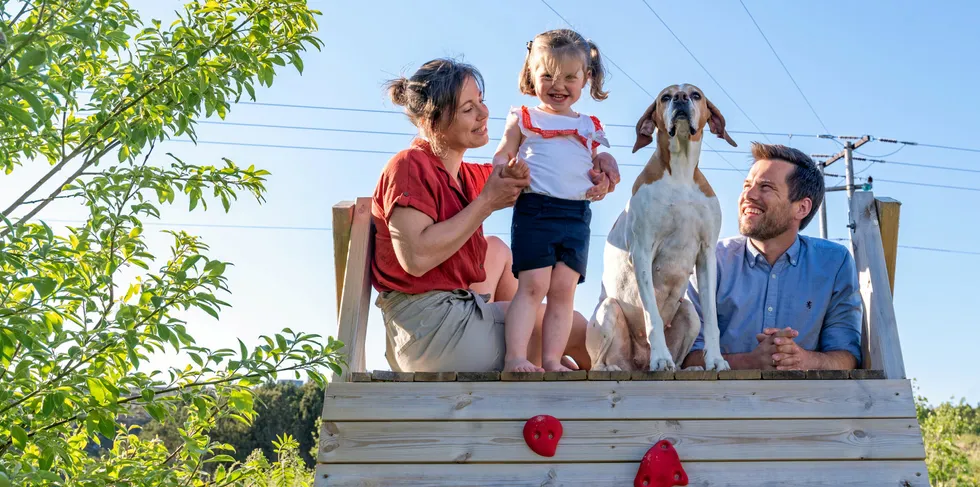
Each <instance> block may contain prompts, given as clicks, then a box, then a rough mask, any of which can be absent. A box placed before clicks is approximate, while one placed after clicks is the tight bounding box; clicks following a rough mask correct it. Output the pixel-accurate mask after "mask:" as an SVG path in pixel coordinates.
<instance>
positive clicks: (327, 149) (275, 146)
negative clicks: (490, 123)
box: [166, 139, 742, 172]
mask: <svg viewBox="0 0 980 487" xmlns="http://www.w3.org/2000/svg"><path fill="white" fill-rule="evenodd" d="M166 142H181V143H190V144H194V143H196V144H204V145H229V146H243V147H261V148H265V149H296V150H311V151H324V152H347V153H354V154H382V155H388V156H393V155H395V154H397V153H398V151H380V150H372V149H348V148H345V147H313V146H302V145H284V144H259V143H253V142H225V141H217V140H197V141H193V140H189V139H169V140H167V141H166ZM719 157H721V156H719ZM466 159H481V160H492V159H493V157H489V156H466ZM617 166H619V167H646V164H617ZM698 167H699V168H700V169H701V170H703V171H737V172H742V171H741V170H739V169H738V168H731V169H729V168H727V167H705V166H698Z"/></svg>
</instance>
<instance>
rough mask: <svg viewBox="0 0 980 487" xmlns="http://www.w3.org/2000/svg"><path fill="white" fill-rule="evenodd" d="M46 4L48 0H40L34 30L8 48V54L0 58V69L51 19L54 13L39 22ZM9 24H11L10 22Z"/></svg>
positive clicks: (31, 40) (32, 40)
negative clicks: (15, 44) (14, 45)
mask: <svg viewBox="0 0 980 487" xmlns="http://www.w3.org/2000/svg"><path fill="white" fill-rule="evenodd" d="M25 3H26V2H25ZM47 6H48V1H47V0H42V1H41V9H40V10H38V12H37V24H35V25H34V30H33V31H32V32H31V35H29V36H27V39H24V42H21V43H20V44H18V45H17V47H15V48H13V49H11V50H10V53H9V54H7V55H6V56H4V57H3V58H2V59H0V69H3V68H4V67H5V66H7V63H9V62H10V60H11V59H13V58H14V56H16V55H17V54H19V53H20V51H22V50H24V48H25V47H27V46H28V45H29V44H30V43H31V42H34V38H35V37H37V34H38V32H41V29H42V28H44V26H45V24H47V23H48V22H50V21H51V19H53V18H54V15H52V16H51V17H50V18H49V19H48V20H47V21H46V22H41V17H44V9H45V8H47ZM22 13H23V12H22ZM19 15H20V14H18V16H19ZM11 25H13V23H12V22H11Z"/></svg>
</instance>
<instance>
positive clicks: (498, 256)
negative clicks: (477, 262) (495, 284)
mask: <svg viewBox="0 0 980 487" xmlns="http://www.w3.org/2000/svg"><path fill="white" fill-rule="evenodd" d="M511 260H512V258H511V253H510V247H508V246H507V244H506V243H504V241H503V240H502V239H500V237H493V236H490V237H487V257H486V266H487V267H497V266H510V262H511Z"/></svg>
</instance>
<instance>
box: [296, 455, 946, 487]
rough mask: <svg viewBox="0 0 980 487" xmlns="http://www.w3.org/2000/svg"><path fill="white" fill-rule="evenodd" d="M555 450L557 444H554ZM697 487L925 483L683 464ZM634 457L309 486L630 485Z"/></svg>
mask: <svg viewBox="0 0 980 487" xmlns="http://www.w3.org/2000/svg"><path fill="white" fill-rule="evenodd" d="M558 448H559V449H560V448H561V446H559V447H558ZM681 462H683V463H682V464H683V466H684V471H685V472H686V473H687V476H688V479H689V480H690V482H689V483H688V485H697V486H700V487H721V486H724V487H750V486H751V487H756V486H759V485H792V486H794V487H858V486H860V487H928V486H929V472H928V471H927V470H926V464H925V462H924V461H922V460H913V461H867V462H861V461H847V462H684V457H683V454H681ZM638 466H639V460H634V461H632V462H620V463H578V464H568V463H537V464H517V465H508V464H478V465H454V464H437V465H403V464H388V465H363V464H348V465H327V464H321V465H317V469H316V479H315V480H314V482H313V485H314V487H354V486H357V487H363V486H368V485H370V486H372V487H383V486H403V485H413V486H425V487H442V486H453V487H512V486H515V485H521V486H531V485H533V486H539V485H540V486H542V487H545V486H547V487H557V486H559V485H561V486H564V487H613V486H616V487H621V486H623V485H633V479H634V478H635V477H636V472H637V467H638Z"/></svg>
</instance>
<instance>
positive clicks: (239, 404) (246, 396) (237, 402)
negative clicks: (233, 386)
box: [228, 390, 252, 412]
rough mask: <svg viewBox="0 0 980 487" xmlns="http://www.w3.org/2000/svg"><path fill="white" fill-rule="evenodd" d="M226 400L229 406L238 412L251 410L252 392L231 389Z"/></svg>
mask: <svg viewBox="0 0 980 487" xmlns="http://www.w3.org/2000/svg"><path fill="white" fill-rule="evenodd" d="M228 401H229V404H231V407H232V408H233V409H235V410H236V411H238V412H250V411H252V394H251V393H250V392H248V391H243V390H236V391H232V393H231V397H230V398H229V399H228Z"/></svg>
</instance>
